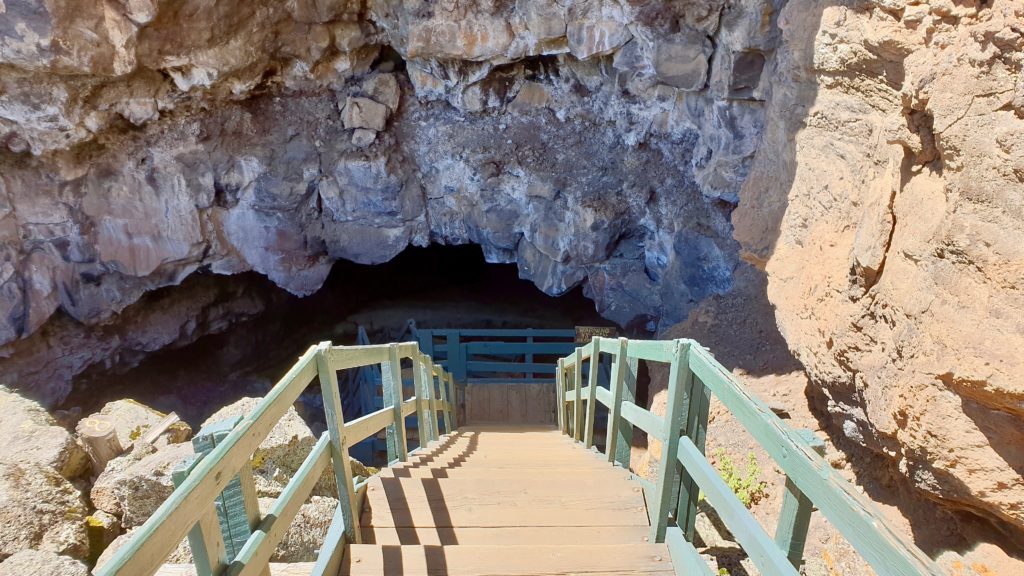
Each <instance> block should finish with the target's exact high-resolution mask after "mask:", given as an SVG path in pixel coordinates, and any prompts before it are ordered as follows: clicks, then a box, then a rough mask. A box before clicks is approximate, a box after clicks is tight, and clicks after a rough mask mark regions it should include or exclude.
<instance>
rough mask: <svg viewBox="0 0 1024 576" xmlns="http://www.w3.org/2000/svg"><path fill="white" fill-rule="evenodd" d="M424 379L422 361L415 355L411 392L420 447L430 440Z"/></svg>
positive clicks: (428, 413)
mask: <svg viewBox="0 0 1024 576" xmlns="http://www.w3.org/2000/svg"><path fill="white" fill-rule="evenodd" d="M425 377H426V375H425V374H424V370H423V361H422V359H421V358H420V356H419V355H418V354H417V355H415V356H413V358H412V378H413V390H415V391H416V427H417V432H418V434H417V438H419V445H420V446H426V445H427V443H428V442H430V440H431V434H430V411H429V409H428V407H427V401H428V399H429V395H428V393H427V383H426V382H425Z"/></svg>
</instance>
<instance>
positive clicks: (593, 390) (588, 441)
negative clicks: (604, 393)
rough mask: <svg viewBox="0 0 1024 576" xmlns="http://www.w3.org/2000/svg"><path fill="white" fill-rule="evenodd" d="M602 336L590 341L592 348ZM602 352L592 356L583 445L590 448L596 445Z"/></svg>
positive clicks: (595, 346)
mask: <svg viewBox="0 0 1024 576" xmlns="http://www.w3.org/2000/svg"><path fill="white" fill-rule="evenodd" d="M600 340H601V338H600V337H599V336H595V337H594V339H593V340H591V341H590V344H588V346H590V348H591V350H593V349H594V348H597V346H598V342H600ZM600 357H601V356H600V354H597V353H594V354H593V356H591V358H590V374H589V378H588V382H587V415H586V422H585V423H584V425H583V446H584V448H587V449H589V448H590V447H592V446H593V445H594V418H595V417H596V416H597V387H598V386H597V375H598V372H600V370H598V364H599V362H600Z"/></svg>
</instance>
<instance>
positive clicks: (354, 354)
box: [324, 342, 389, 371]
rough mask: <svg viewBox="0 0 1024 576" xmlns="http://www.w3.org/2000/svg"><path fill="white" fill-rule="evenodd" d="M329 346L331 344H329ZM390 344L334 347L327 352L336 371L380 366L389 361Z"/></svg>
mask: <svg viewBox="0 0 1024 576" xmlns="http://www.w3.org/2000/svg"><path fill="white" fill-rule="evenodd" d="M328 344H330V343H329V342H328ZM388 346H389V345H388V344H370V345H368V346H337V347H334V346H332V347H331V348H330V349H329V350H325V351H324V354H325V356H326V357H327V359H328V362H329V364H330V366H331V368H334V370H335V371H338V370H347V369H349V368H358V367H360V366H369V365H371V364H380V363H382V362H387V360H388Z"/></svg>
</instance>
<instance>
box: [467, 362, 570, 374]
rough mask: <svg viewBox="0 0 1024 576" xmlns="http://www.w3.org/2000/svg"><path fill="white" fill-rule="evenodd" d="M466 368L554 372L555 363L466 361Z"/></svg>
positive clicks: (471, 370) (519, 372)
mask: <svg viewBox="0 0 1024 576" xmlns="http://www.w3.org/2000/svg"><path fill="white" fill-rule="evenodd" d="M466 369H467V370H468V371H470V372H508V373H510V374H522V373H524V372H541V373H544V374H554V373H555V365H554V364H548V363H543V362H483V361H473V362H466Z"/></svg>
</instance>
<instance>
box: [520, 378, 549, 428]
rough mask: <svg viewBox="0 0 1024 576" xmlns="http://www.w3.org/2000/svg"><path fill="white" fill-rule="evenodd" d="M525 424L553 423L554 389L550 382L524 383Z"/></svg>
mask: <svg viewBox="0 0 1024 576" xmlns="http://www.w3.org/2000/svg"><path fill="white" fill-rule="evenodd" d="M523 388H524V389H525V391H526V420H525V421H524V423H526V424H554V423H555V390H554V386H552V385H551V384H525V385H523Z"/></svg>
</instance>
